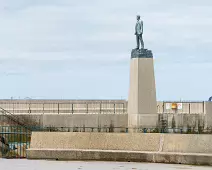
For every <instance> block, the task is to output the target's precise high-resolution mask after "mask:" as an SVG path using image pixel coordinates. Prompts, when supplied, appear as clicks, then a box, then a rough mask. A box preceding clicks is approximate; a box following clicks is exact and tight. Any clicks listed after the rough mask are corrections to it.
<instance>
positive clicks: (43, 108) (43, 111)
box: [43, 103, 44, 114]
mask: <svg viewBox="0 0 212 170" xmlns="http://www.w3.org/2000/svg"><path fill="white" fill-rule="evenodd" d="M43 114H44V103H43Z"/></svg>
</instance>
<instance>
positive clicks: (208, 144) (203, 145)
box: [162, 134, 212, 154]
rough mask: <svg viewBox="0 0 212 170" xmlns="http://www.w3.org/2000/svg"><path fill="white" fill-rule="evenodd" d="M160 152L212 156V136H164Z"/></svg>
mask: <svg viewBox="0 0 212 170" xmlns="http://www.w3.org/2000/svg"><path fill="white" fill-rule="evenodd" d="M162 151H163V152H179V153H210V154H212V135H196V134H166V135H164V143H163V150H162Z"/></svg>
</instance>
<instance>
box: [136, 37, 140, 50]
mask: <svg viewBox="0 0 212 170" xmlns="http://www.w3.org/2000/svg"><path fill="white" fill-rule="evenodd" d="M136 43H137V47H136V48H137V49H139V46H140V43H139V35H136Z"/></svg>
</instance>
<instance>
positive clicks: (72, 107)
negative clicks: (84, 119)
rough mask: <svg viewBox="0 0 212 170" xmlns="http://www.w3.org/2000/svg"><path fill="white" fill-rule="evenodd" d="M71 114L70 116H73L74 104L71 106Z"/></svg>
mask: <svg viewBox="0 0 212 170" xmlns="http://www.w3.org/2000/svg"><path fill="white" fill-rule="evenodd" d="M71 112H72V114H74V104H73V103H72V105H71Z"/></svg>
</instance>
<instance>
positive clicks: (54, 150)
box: [27, 132, 212, 165]
mask: <svg viewBox="0 0 212 170" xmlns="http://www.w3.org/2000/svg"><path fill="white" fill-rule="evenodd" d="M211 143H212V136H211V135H193V134H192V135H181V134H140V133H132V134H118V133H112V134H111V133H68V132H63V133H58V132H43V133H42V132H33V134H32V138H31V146H30V149H28V150H27V158H28V159H61V160H67V159H69V160H101V161H106V160H113V161H139V162H141V161H147V162H163V163H164V162H165V163H184V164H201V165H205V164H207V165H212V145H211Z"/></svg>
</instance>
